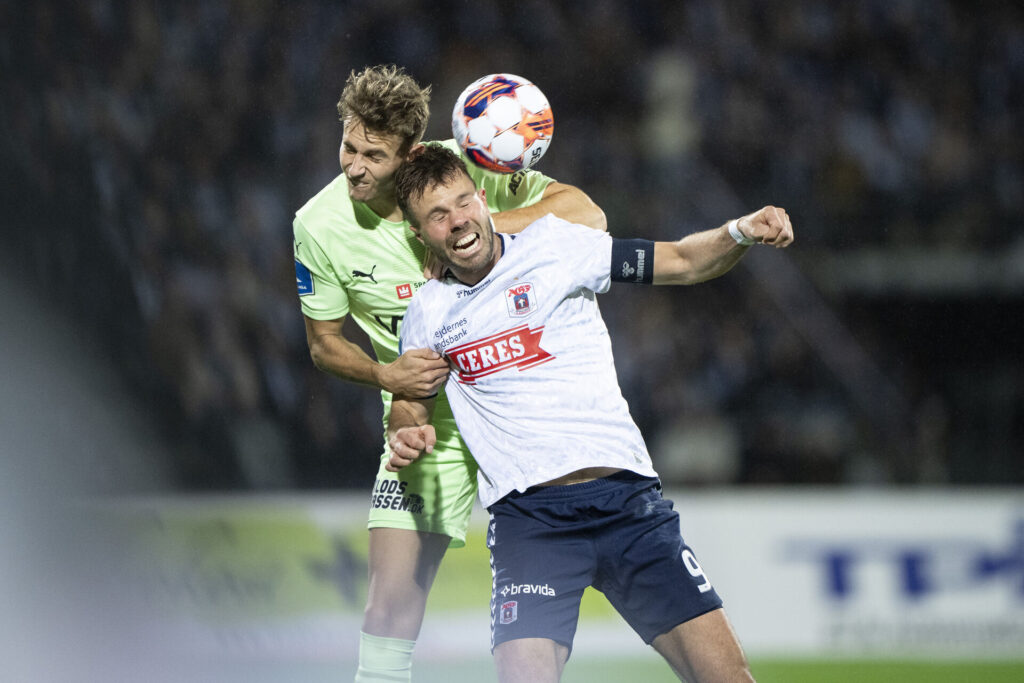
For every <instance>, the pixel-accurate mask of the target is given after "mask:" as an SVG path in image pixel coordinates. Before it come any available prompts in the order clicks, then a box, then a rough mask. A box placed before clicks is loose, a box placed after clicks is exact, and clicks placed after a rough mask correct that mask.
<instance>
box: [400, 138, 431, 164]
mask: <svg viewBox="0 0 1024 683" xmlns="http://www.w3.org/2000/svg"><path fill="white" fill-rule="evenodd" d="M426 148H427V146H426V145H424V144H423V143H422V142H417V143H416V144H415V145H413V146H412V147H410V148H409V152H408V154H406V155H405V160H406V161H412V160H413V159H415V158H416V157H418V156H419V155H420V154H423V150H425V149H426Z"/></svg>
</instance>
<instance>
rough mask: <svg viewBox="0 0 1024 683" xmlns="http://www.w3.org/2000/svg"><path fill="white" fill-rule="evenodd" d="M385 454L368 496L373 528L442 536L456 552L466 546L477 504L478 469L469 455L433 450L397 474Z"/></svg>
mask: <svg viewBox="0 0 1024 683" xmlns="http://www.w3.org/2000/svg"><path fill="white" fill-rule="evenodd" d="M386 464H387V454H384V455H383V456H382V458H381V466H380V468H379V470H378V472H377V478H376V480H375V481H374V485H373V492H372V495H371V496H370V514H369V524H368V526H369V528H371V529H375V528H391V529H408V530H411V531H425V532H430V533H435V534H444V535H447V536H450V537H451V538H452V542H451V545H452V547H455V548H458V547H461V546H463V545H465V538H466V530H467V528H468V527H469V520H470V515H471V514H472V511H473V504H474V502H475V501H476V490H477V486H476V472H477V467H476V463H475V462H474V461H473V459H472V458H471V457H470V456H469V453H468V452H467V451H466V450H465V449H461V448H445V449H435V450H434V452H433V453H429V454H425V455H424V456H422V457H421V458H420V459H419V460H417V461H416V462H415V463H413V464H412V465H410V466H408V467H404V468H402V469H401V470H400V471H399V472H388V471H387V470H386V469H385V465H386Z"/></svg>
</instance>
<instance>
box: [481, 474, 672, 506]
mask: <svg viewBox="0 0 1024 683" xmlns="http://www.w3.org/2000/svg"><path fill="white" fill-rule="evenodd" d="M613 482H651V483H657V482H658V479H657V478H656V477H647V476H644V475H642V474H638V473H636V472H633V471H631V470H622V471H620V472H616V473H615V474H610V475H608V476H607V477H600V478H598V479H591V480H590V481H584V482H580V483H578V484H563V485H556V486H531V487H530V488H528V489H526V490H525V491H512V492H511V493H509V494H507V495H505V496H504V497H503V498H501V499H500V500H499V501H497V502H498V503H500V502H502V501H505V500H512V499H516V498H522V497H524V496H530V497H531V498H569V497H572V496H576V495H578V494H580V493H581V492H584V491H590V490H593V489H596V488H600V487H602V486H605V485H607V484H609V483H613Z"/></svg>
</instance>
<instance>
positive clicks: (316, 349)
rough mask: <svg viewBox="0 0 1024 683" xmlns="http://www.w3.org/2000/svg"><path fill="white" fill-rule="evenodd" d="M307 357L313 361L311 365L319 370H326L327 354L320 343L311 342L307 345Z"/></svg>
mask: <svg viewBox="0 0 1024 683" xmlns="http://www.w3.org/2000/svg"><path fill="white" fill-rule="evenodd" d="M309 359H310V360H311V361H313V366H314V367H316V369H317V370H319V371H320V372H327V371H328V370H327V354H326V353H325V350H324V348H323V345H322V344H318V343H316V342H313V343H312V344H310V345H309Z"/></svg>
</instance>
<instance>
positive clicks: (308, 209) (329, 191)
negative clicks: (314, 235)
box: [295, 174, 354, 230]
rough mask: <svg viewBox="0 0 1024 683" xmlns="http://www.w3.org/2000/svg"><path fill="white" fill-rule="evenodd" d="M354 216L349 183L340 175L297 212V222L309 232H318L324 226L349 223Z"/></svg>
mask: <svg viewBox="0 0 1024 683" xmlns="http://www.w3.org/2000/svg"><path fill="white" fill-rule="evenodd" d="M353 216H354V207H353V206H352V200H351V199H349V196H348V183H347V181H346V180H345V175H344V174H339V175H338V176H337V177H336V178H335V179H334V180H332V181H331V182H329V183H328V184H327V185H326V186H324V188H323V189H322V190H320V191H319V192H317V193H316V194H315V195H313V196H312V197H310V198H309V200H308V201H307V202H306V203H305V204H303V205H302V207H301V208H300V209H299V210H298V211H296V212H295V219H296V221H297V222H301V223H302V224H303V225H304V226H305V227H306V228H307V229H308V230H316V229H317V228H318V226H320V225H323V224H335V225H337V224H338V223H339V222H348V221H349V220H352V219H353Z"/></svg>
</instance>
